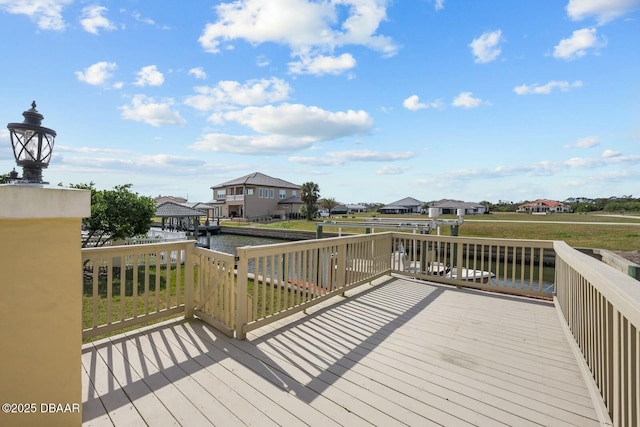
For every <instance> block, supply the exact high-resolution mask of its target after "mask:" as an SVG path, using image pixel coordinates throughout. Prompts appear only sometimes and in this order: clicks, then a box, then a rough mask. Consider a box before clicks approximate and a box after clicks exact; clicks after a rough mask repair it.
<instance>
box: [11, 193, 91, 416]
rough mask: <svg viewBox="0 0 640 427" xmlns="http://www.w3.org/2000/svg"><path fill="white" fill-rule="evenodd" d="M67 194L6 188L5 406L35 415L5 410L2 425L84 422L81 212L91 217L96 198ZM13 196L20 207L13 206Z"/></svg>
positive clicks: (86, 194)
mask: <svg viewBox="0 0 640 427" xmlns="http://www.w3.org/2000/svg"><path fill="white" fill-rule="evenodd" d="M68 191H69V190H64V189H59V190H56V192H50V191H49V190H48V189H42V188H39V189H37V188H36V189H24V188H15V187H14V188H9V189H7V188H6V187H5V186H0V204H2V205H3V208H0V278H1V280H0V295H2V297H1V298H0V339H1V340H2V345H1V347H0V348H1V350H0V404H7V403H8V404H12V403H13V404H16V405H17V407H14V408H13V409H16V410H18V411H21V412H22V411H24V410H25V409H28V410H34V412H35V413H5V410H6V407H3V411H2V412H0V425H1V426H4V425H11V426H20V425H25V426H73V425H80V424H81V420H82V418H81V413H80V411H79V410H78V409H80V408H81V403H82V396H81V392H82V384H81V376H80V373H81V366H82V365H81V346H82V324H81V316H82V291H81V289H82V282H81V274H80V266H81V248H80V229H81V218H80V217H79V216H78V215H82V216H84V215H86V214H88V212H89V210H90V207H89V205H90V199H89V194H88V192H83V193H85V194H82V193H69V192H68ZM17 193H21V194H19V195H17ZM8 200H14V201H15V200H18V201H19V202H18V203H20V204H21V205H14V206H13V207H9V206H8V205H7V204H6V202H7V201H8ZM65 201H66V202H65ZM24 204H27V205H29V206H30V207H31V208H34V209H37V213H33V214H32V213H30V212H32V211H30V210H29V209H25V206H24ZM12 216H14V217H15V218H11V217H12ZM29 216H38V218H28V217H29ZM47 216H55V217H47ZM25 217H27V218H25ZM51 404H54V405H59V404H61V405H62V406H61V407H60V406H54V407H53V408H52V407H51ZM67 404H69V407H68V408H65V406H66V405H67ZM20 405H22V406H20ZM25 405H27V406H25ZM52 409H53V410H59V409H70V412H66V413H51V411H52Z"/></svg>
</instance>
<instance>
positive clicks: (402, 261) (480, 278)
mask: <svg viewBox="0 0 640 427" xmlns="http://www.w3.org/2000/svg"><path fill="white" fill-rule="evenodd" d="M392 262H393V265H394V267H395V268H397V269H399V270H402V271H406V272H409V273H417V274H428V275H433V276H440V277H443V278H445V279H453V280H467V281H471V282H478V283H488V282H489V280H491V279H492V278H494V277H496V275H495V274H494V273H492V272H490V271H483V270H473V269H470V268H465V267H461V268H458V267H453V268H452V267H450V266H448V265H446V264H444V263H442V262H428V263H427V269H426V271H425V270H422V268H421V265H420V261H407V257H406V255H403V254H402V253H399V252H396V253H395V254H394V256H393V260H392Z"/></svg>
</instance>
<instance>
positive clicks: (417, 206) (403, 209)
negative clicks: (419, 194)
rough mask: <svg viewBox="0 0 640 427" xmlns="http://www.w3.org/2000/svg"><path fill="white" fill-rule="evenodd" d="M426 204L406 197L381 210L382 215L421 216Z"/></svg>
mask: <svg viewBox="0 0 640 427" xmlns="http://www.w3.org/2000/svg"><path fill="white" fill-rule="evenodd" d="M423 205H424V202H421V201H420V200H418V199H414V198H413V197H405V198H404V199H401V200H398V201H396V202H393V203H391V204H388V205H386V206H383V207H381V208H380V213H382V214H408V213H410V214H419V213H421V212H422V206H423Z"/></svg>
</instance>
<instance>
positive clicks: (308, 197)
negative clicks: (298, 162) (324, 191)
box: [300, 181, 320, 221]
mask: <svg viewBox="0 0 640 427" xmlns="http://www.w3.org/2000/svg"><path fill="white" fill-rule="evenodd" d="M319 198H320V187H319V186H318V184H316V183H315V182H311V181H309V182H305V183H304V184H302V191H301V192H300V199H302V203H304V207H303V213H304V215H305V217H306V218H307V220H308V221H311V220H312V219H313V217H314V215H315V214H316V212H317V211H318V207H317V206H316V203H317V202H318V199H319Z"/></svg>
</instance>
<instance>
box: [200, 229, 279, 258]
mask: <svg viewBox="0 0 640 427" xmlns="http://www.w3.org/2000/svg"><path fill="white" fill-rule="evenodd" d="M285 242H286V240H281V239H271V238H268V237H255V236H240V235H237V234H217V235H212V236H211V237H210V238H209V249H211V250H214V251H218V252H224V253H227V254H232V255H235V254H236V248H241V247H243V246H260V245H271V244H274V243H285ZM198 243H199V244H201V245H203V246H204V247H207V237H206V236H200V237H198Z"/></svg>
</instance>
